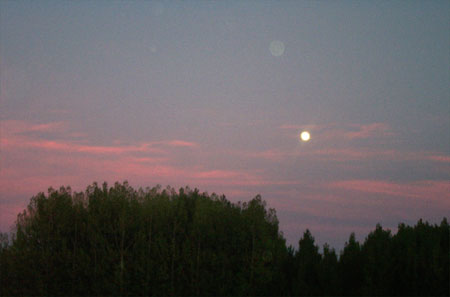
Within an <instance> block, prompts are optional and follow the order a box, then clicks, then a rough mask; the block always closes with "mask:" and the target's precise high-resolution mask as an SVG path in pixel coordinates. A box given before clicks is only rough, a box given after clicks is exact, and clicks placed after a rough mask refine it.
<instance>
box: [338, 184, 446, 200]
mask: <svg viewBox="0 0 450 297" xmlns="http://www.w3.org/2000/svg"><path fill="white" fill-rule="evenodd" d="M329 186H330V187H332V188H340V189H345V190H350V191H358V192H368V193H376V194H385V195H389V196H402V197H414V198H425V199H437V200H439V201H444V200H446V201H448V202H450V181H432V180H426V181H418V182H408V183H394V182H388V181H375V180H345V181H336V182H332V183H330V185H329Z"/></svg>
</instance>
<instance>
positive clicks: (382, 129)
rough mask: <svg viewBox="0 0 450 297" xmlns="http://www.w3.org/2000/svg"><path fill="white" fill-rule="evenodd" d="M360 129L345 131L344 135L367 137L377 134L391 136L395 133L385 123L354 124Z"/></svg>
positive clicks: (352, 137)
mask: <svg viewBox="0 0 450 297" xmlns="http://www.w3.org/2000/svg"><path fill="white" fill-rule="evenodd" d="M353 126H354V127H356V128H357V129H358V131H350V132H345V133H344V137H345V138H348V139H366V138H371V137H376V136H391V135H393V133H392V132H391V131H390V127H389V126H388V125H387V124H385V123H372V124H368V125H353Z"/></svg>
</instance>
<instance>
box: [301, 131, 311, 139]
mask: <svg viewBox="0 0 450 297" xmlns="http://www.w3.org/2000/svg"><path fill="white" fill-rule="evenodd" d="M300 138H301V139H302V140H303V141H308V140H309V139H310V138H311V135H309V132H308V131H303V132H302V134H300Z"/></svg>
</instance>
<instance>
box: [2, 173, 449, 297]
mask: <svg viewBox="0 0 450 297" xmlns="http://www.w3.org/2000/svg"><path fill="white" fill-rule="evenodd" d="M449 233H450V227H449V224H448V222H447V219H446V218H444V219H443V220H442V222H441V224H440V225H430V224H429V223H428V222H423V221H422V220H419V222H418V223H417V225H416V226H413V227H410V226H406V225H404V224H400V225H399V228H398V232H397V234H395V235H392V234H391V232H390V231H389V230H383V228H382V227H381V225H377V226H376V228H375V230H374V231H372V232H371V233H369V235H368V236H367V238H366V239H365V241H364V243H363V244H360V243H359V242H357V241H356V239H355V235H354V234H353V233H352V234H351V235H350V238H349V240H348V242H347V243H346V245H345V247H344V249H343V251H342V252H341V253H340V256H339V258H338V256H337V254H336V252H335V251H334V249H332V248H330V247H329V246H328V245H327V244H325V245H324V247H323V253H322V254H321V253H319V248H318V246H317V245H316V244H315V242H314V237H313V236H312V234H311V232H310V231H309V230H306V231H305V232H304V234H303V237H302V238H301V239H300V240H299V246H298V249H297V250H296V249H294V248H293V247H287V246H286V241H285V239H284V238H283V235H282V233H281V232H280V231H279V228H278V219H277V216H276V212H275V210H274V209H267V206H266V203H265V202H264V201H263V200H262V199H261V197H260V196H259V195H257V196H256V197H255V198H253V199H252V200H250V201H248V202H244V203H237V204H233V203H231V202H230V201H228V200H227V199H226V197H225V196H218V195H216V194H211V195H208V194H207V193H200V192H199V191H198V190H197V189H195V190H191V189H190V188H188V187H186V188H181V189H179V191H178V192H177V191H175V190H174V189H173V188H170V187H167V188H166V189H161V187H160V186H157V187H154V188H146V189H138V190H135V189H133V188H132V187H131V186H129V184H128V183H127V182H124V183H115V184H114V186H112V187H108V185H107V184H106V183H104V184H103V185H102V186H99V185H98V184H96V183H94V184H92V185H90V186H88V187H87V189H86V191H85V192H83V193H73V192H72V191H71V189H70V187H61V188H60V189H59V190H54V189H52V188H50V189H49V191H48V194H47V195H45V194H44V193H39V194H38V195H36V196H34V197H32V198H31V201H30V203H29V205H28V207H27V209H26V210H24V211H23V212H22V213H20V214H19V215H18V216H17V221H16V224H15V232H14V233H12V234H10V236H8V235H7V234H4V233H1V234H0V273H1V275H0V295H2V296H8V295H30V296H31V295H71V296H74V295H121V296H125V295H136V296H137V295H141V296H147V295H159V296H168V295H196V296H204V295H233V296H237V295H266V296H267V295H280V296H297V295H303V296H306V295H307V296H311V295H327V296H335V295H367V296H371V295H374V296H380V295H411V296H413V295H414V296H417V295H428V296H429V295H434V296H448V295H449V256H450V255H449V253H450V252H449Z"/></svg>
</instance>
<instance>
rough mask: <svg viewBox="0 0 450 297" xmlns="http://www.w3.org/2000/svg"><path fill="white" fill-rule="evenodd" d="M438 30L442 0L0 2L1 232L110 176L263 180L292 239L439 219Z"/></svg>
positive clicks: (441, 47) (262, 189)
mask: <svg viewBox="0 0 450 297" xmlns="http://www.w3.org/2000/svg"><path fill="white" fill-rule="evenodd" d="M449 29H450V2H449V1H167V2H155V1H54V2H47V1H1V2H0V75H1V76H0V78H1V80H0V82H1V84H0V86H1V88H0V92H1V93H0V94H1V102H0V104H1V105H0V106H1V109H0V110H1V112H0V113H1V118H0V124H1V155H0V166H1V167H0V230H2V231H7V230H9V228H10V226H12V224H13V222H14V219H15V216H16V214H17V213H18V212H19V211H20V210H21V209H23V208H24V207H25V206H26V205H27V204H28V202H29V199H30V198H31V196H33V195H35V194H37V193H38V192H40V191H46V190H47V188H48V187H50V186H53V187H56V188H58V187H59V186H61V185H71V186H72V188H73V189H74V190H77V191H81V190H84V189H85V187H86V186H87V185H88V184H90V183H92V182H93V181H98V182H99V183H101V182H103V181H107V182H109V183H111V184H112V183H113V182H115V181H123V180H125V179H126V180H128V181H129V182H130V184H131V185H132V186H135V187H139V186H154V185H156V184H162V185H163V186H165V185H171V186H174V187H177V188H178V187H181V186H185V185H189V186H190V187H191V188H195V187H198V188H199V189H200V190H201V191H208V192H209V193H212V192H216V193H219V194H222V193H223V194H225V195H226V196H227V198H228V199H230V200H231V201H233V202H236V201H238V200H249V199H251V198H252V197H254V196H255V195H256V194H261V195H262V197H263V199H265V200H266V201H267V203H268V205H269V206H270V207H274V208H276V210H277V214H278V217H279V220H280V227H281V229H282V230H283V232H284V234H285V237H286V238H287V240H288V243H291V244H294V245H297V242H298V239H299V238H300V237H301V235H302V233H303V232H304V230H305V229H306V228H309V229H310V230H311V232H312V233H313V235H314V236H315V238H316V241H317V242H318V243H319V244H323V243H325V242H328V243H330V244H331V245H332V246H334V247H336V248H342V246H343V245H344V243H345V241H346V240H347V239H348V236H349V234H350V232H352V231H354V232H355V233H356V235H357V238H358V239H360V240H362V239H364V236H365V235H367V233H368V232H369V231H370V230H372V229H373V228H374V227H375V224H376V223H381V224H382V225H383V226H384V227H388V228H391V229H392V230H393V231H394V232H395V230H396V226H397V224H398V223H399V222H405V223H409V224H413V223H415V222H416V221H417V220H418V219H420V218H423V219H426V220H429V221H431V222H432V223H438V222H440V220H442V218H443V217H444V216H446V215H447V216H448V214H449V213H450V137H449V135H450V133H449V128H450V87H449V85H450V84H449V82H450V72H449V71H450V70H449V69H450V54H449V52H450V51H449V50H450V34H449ZM303 130H307V131H309V132H310V133H311V140H310V141H309V142H301V141H300V140H299V134H300V132H301V131H303Z"/></svg>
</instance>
